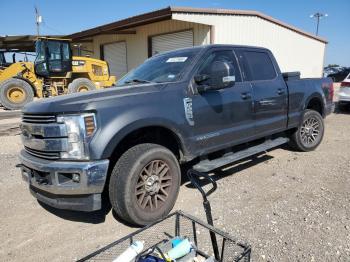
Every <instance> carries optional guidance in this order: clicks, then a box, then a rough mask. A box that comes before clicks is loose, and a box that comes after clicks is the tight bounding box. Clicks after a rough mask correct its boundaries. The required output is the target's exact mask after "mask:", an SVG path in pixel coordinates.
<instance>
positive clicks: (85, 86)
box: [68, 78, 96, 94]
mask: <svg viewBox="0 0 350 262" xmlns="http://www.w3.org/2000/svg"><path fill="white" fill-rule="evenodd" d="M95 89H96V86H95V85H94V83H93V82H92V81H91V80H89V79H87V78H77V79H74V80H73V82H72V83H70V84H69V85H68V94H72V93H78V92H86V91H91V90H95Z"/></svg>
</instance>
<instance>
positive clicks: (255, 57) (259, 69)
mask: <svg viewBox="0 0 350 262" xmlns="http://www.w3.org/2000/svg"><path fill="white" fill-rule="evenodd" d="M243 54H244V57H245V63H246V66H245V69H246V70H247V71H248V74H249V78H250V80H251V81H259V80H272V79H274V78H275V77H276V75H277V74H276V70H275V67H274V66H273V63H272V61H271V58H270V56H269V55H268V54H267V53H266V52H260V51H244V52H243Z"/></svg>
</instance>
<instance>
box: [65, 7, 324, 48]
mask: <svg viewBox="0 0 350 262" xmlns="http://www.w3.org/2000/svg"><path fill="white" fill-rule="evenodd" d="M174 13H190V14H213V15H242V16H256V17H259V18H261V19H264V20H267V21H269V22H271V23H274V24H277V25H279V26H282V27H284V28H287V29H289V30H292V31H294V32H296V33H299V34H301V35H303V36H306V37H309V38H312V39H315V40H318V41H320V42H323V43H328V42H327V40H326V39H323V38H321V37H318V36H315V35H313V34H310V33H308V32H305V31H303V30H300V29H298V28H296V27H294V26H291V25H289V24H286V23H284V22H282V21H279V20H277V19H275V18H273V17H270V16H268V15H265V14H263V13H260V12H258V11H252V10H232V9H212V8H192V7H171V6H169V7H167V8H164V9H160V10H156V11H152V12H149V13H144V14H141V15H137V16H132V17H129V18H126V19H123V20H119V21H116V22H113V23H109V24H105V25H102V26H98V27H94V28H91V29H87V30H84V31H81V32H77V33H74V34H71V35H68V36H67V37H69V38H72V39H73V40H78V39H82V38H86V37H92V36H95V35H99V34H118V33H123V30H127V29H130V28H133V27H136V26H141V25H146V24H151V23H155V22H159V21H163V20H170V19H172V14H174ZM124 33H127V32H124Z"/></svg>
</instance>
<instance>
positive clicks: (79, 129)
mask: <svg viewBox="0 0 350 262" xmlns="http://www.w3.org/2000/svg"><path fill="white" fill-rule="evenodd" d="M57 122H58V123H64V124H65V125H66V128H67V133H68V150H67V151H66V152H61V158H62V159H80V160H86V159H89V145H88V143H89V142H90V140H91V138H92V136H93V134H94V133H95V131H96V118H95V114H93V113H89V114H81V115H64V116H58V117H57Z"/></svg>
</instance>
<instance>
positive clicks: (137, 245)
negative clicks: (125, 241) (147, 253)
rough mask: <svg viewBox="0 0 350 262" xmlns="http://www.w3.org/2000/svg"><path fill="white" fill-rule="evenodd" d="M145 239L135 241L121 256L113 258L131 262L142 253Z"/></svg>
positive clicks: (117, 260) (118, 260)
mask: <svg viewBox="0 0 350 262" xmlns="http://www.w3.org/2000/svg"><path fill="white" fill-rule="evenodd" d="M143 243H144V242H143V241H135V242H133V243H132V244H131V245H130V247H128V248H127V249H126V250H125V251H124V252H123V253H121V254H120V256H119V257H117V258H116V259H114V260H113V262H131V261H133V259H135V258H136V256H137V255H138V254H140V253H141V252H142V250H143Z"/></svg>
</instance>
